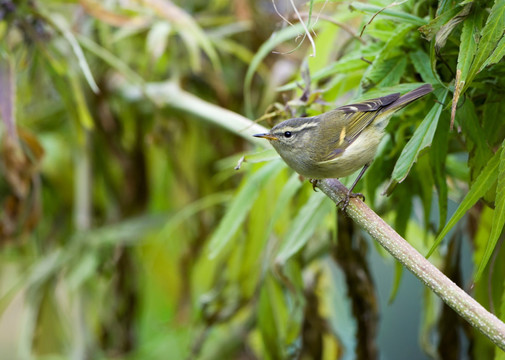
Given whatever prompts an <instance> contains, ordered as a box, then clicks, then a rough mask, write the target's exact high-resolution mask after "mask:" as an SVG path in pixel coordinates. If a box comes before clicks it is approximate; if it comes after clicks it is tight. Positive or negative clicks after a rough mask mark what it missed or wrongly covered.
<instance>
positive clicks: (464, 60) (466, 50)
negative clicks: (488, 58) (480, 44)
mask: <svg viewBox="0 0 505 360" xmlns="http://www.w3.org/2000/svg"><path fill="white" fill-rule="evenodd" d="M480 24H481V12H477V11H475V9H474V11H473V12H472V13H471V14H470V15H469V16H468V18H467V19H466V21H465V22H464V24H463V30H462V32H461V39H460V45H459V53H458V62H457V66H456V80H455V84H454V95H453V98H452V111H451V127H452V124H454V119H455V117H456V110H457V106H458V101H459V97H460V96H461V95H462V94H463V92H464V90H465V89H466V88H467V87H468V85H469V83H468V84H467V77H468V73H469V71H470V67H471V65H472V62H473V58H474V56H475V52H476V50H477V41H476V39H478V38H479V29H480Z"/></svg>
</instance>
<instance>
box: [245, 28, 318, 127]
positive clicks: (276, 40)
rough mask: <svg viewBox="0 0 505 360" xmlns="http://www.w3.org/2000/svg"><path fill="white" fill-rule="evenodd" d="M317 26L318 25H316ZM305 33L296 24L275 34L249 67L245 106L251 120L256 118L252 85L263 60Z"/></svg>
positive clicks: (246, 77)
mask: <svg viewBox="0 0 505 360" xmlns="http://www.w3.org/2000/svg"><path fill="white" fill-rule="evenodd" d="M314 26H316V25H314ZM302 31H303V25H302V24H295V25H293V26H289V27H287V28H284V29H282V30H280V31H279V32H277V33H275V34H273V35H272V36H271V37H270V39H268V41H267V42H265V43H264V44H262V45H261V47H260V48H259V49H258V51H257V52H256V54H255V55H254V57H253V59H252V60H251V63H250V65H249V67H248V68H247V73H246V75H245V79H244V105H245V112H246V115H247V116H248V117H250V118H252V117H254V114H253V109H252V93H251V84H252V80H253V76H254V74H255V73H256V70H257V69H258V67H259V66H260V64H261V62H262V61H263V59H264V58H265V57H266V56H267V55H269V54H270V52H271V51H272V50H273V49H274V48H275V47H276V46H277V45H279V44H281V43H283V42H284V41H287V40H289V39H292V38H294V37H296V36H298V35H299V34H300V33H301V32H302Z"/></svg>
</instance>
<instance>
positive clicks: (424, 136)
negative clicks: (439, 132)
mask: <svg viewBox="0 0 505 360" xmlns="http://www.w3.org/2000/svg"><path fill="white" fill-rule="evenodd" d="M448 92H449V90H448V89H446V90H445V91H444V93H443V94H442V95H441V96H440V95H439V96H437V98H439V101H440V102H439V103H437V104H435V105H434V106H433V107H432V108H431V110H430V112H429V113H428V115H426V117H425V118H424V120H423V121H422V123H421V125H419V127H418V128H417V129H416V131H415V132H414V135H413V136H412V139H410V140H409V142H408V143H407V145H405V148H404V149H403V151H402V153H401V154H400V157H399V158H398V161H397V162H396V165H395V168H394V170H393V175H392V180H393V182H396V181H397V182H402V181H403V180H405V178H406V177H407V175H408V173H409V171H410V169H411V168H412V165H414V163H415V162H416V160H417V157H418V156H419V154H420V153H421V151H422V150H424V149H425V148H426V147H428V146H430V145H431V142H432V140H433V136H434V135H435V130H436V129H437V125H438V120H439V118H440V114H441V112H442V108H443V105H442V104H443V103H444V101H445V98H446V97H447V93H448Z"/></svg>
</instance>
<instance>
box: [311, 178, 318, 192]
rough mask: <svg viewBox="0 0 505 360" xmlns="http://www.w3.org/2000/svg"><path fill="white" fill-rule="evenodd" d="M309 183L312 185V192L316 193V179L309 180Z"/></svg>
mask: <svg viewBox="0 0 505 360" xmlns="http://www.w3.org/2000/svg"><path fill="white" fill-rule="evenodd" d="M309 182H310V183H311V184H312V190H314V192H317V190H316V186H317V179H310V180H309Z"/></svg>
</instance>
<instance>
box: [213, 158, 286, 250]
mask: <svg viewBox="0 0 505 360" xmlns="http://www.w3.org/2000/svg"><path fill="white" fill-rule="evenodd" d="M282 169H284V166H281V165H280V162H279V161H272V162H271V163H269V164H266V165H265V166H263V167H262V168H261V169H259V170H258V171H257V172H255V173H254V174H252V176H251V177H249V178H247V179H246V180H245V182H244V184H243V186H242V188H241V189H240V190H239V191H238V193H237V195H236V196H235V198H234V200H233V202H232V203H231V205H230V207H229V209H228V210H227V211H226V215H225V216H224V218H223V219H222V220H221V222H220V223H219V226H218V228H217V229H216V231H215V232H214V234H213V235H212V238H211V239H210V242H209V257H211V258H214V257H216V256H217V255H218V254H219V252H220V251H221V250H222V249H223V248H224V247H225V246H226V244H227V243H228V242H229V241H230V240H231V238H232V237H233V235H235V233H236V231H237V230H238V228H239V226H240V225H241V224H242V223H243V222H244V219H245V217H246V215H247V213H248V212H249V210H250V209H251V207H252V206H253V204H254V200H255V199H256V198H257V197H258V195H259V190H260V187H261V186H262V184H263V183H264V182H265V181H266V180H267V179H269V178H271V177H273V176H275V175H276V174H278V173H279V171H281V170H282Z"/></svg>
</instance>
